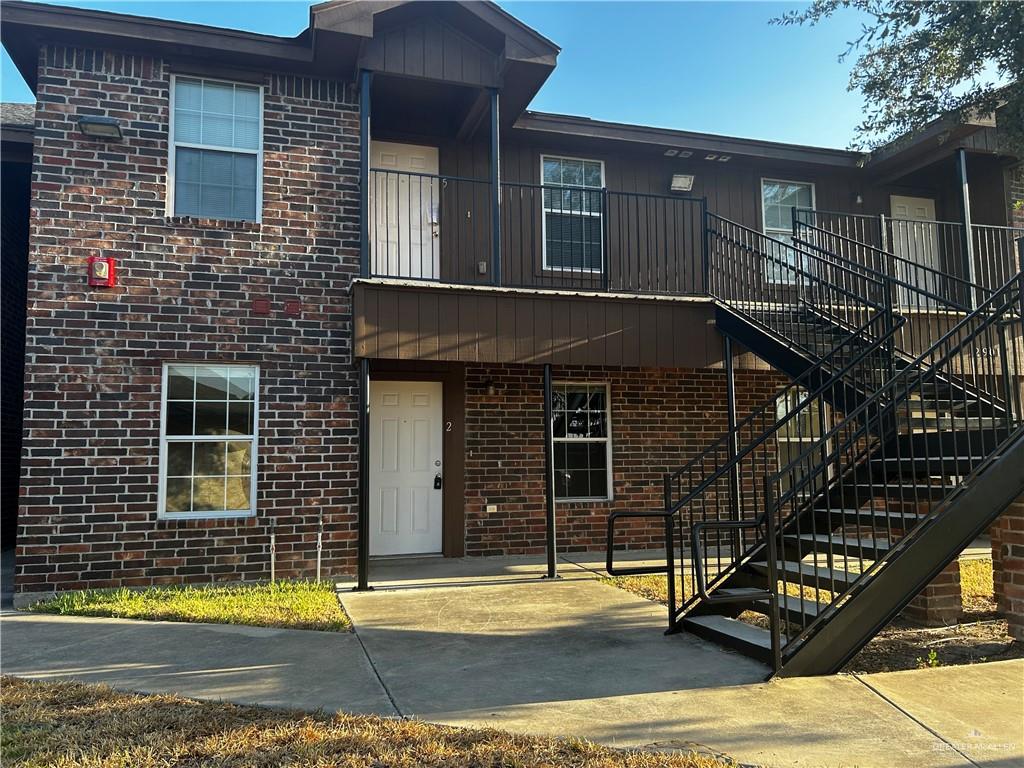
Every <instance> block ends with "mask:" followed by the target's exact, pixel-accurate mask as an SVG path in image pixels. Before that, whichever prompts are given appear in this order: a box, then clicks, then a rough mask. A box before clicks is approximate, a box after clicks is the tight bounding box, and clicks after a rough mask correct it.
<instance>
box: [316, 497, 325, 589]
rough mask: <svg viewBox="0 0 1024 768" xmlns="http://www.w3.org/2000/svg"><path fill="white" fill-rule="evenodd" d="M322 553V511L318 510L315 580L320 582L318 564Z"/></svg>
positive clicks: (321, 558)
mask: <svg viewBox="0 0 1024 768" xmlns="http://www.w3.org/2000/svg"><path fill="white" fill-rule="evenodd" d="M323 555H324V511H323V510H322V509H321V510H320V515H319V520H318V521H317V530H316V582H317V584H319V583H320V566H321V564H322V563H323Z"/></svg>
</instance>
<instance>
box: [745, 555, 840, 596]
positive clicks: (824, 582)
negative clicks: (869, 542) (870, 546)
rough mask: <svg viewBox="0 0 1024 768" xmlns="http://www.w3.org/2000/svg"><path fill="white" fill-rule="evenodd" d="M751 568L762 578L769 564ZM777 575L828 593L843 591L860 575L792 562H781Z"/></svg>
mask: <svg viewBox="0 0 1024 768" xmlns="http://www.w3.org/2000/svg"><path fill="white" fill-rule="evenodd" d="M750 568H751V569H752V570H753V571H754V572H755V573H758V574H760V575H762V576H767V575H768V563H751V564H750ZM775 569H776V575H777V576H778V577H779V579H780V580H785V581H786V582H787V583H789V584H795V585H801V584H802V585H803V586H805V587H811V588H814V587H817V588H818V589H823V590H826V591H832V589H833V587H834V588H835V589H836V590H839V591H842V590H845V589H846V588H847V587H849V586H850V585H851V584H853V582H854V581H856V580H857V577H858V576H859V575H860V574H857V573H850V572H849V571H843V570H840V569H839V568H833V569H831V570H829V569H828V568H826V567H824V566H819V565H812V564H811V563H798V562H794V561H792V560H780V561H779V562H778V563H776V566H775Z"/></svg>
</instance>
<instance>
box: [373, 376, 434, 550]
mask: <svg viewBox="0 0 1024 768" xmlns="http://www.w3.org/2000/svg"><path fill="white" fill-rule="evenodd" d="M442 392H443V386H442V384H441V383H440V382H435V381H376V380H375V381H371V382H370V436H369V437H370V457H371V458H370V478H369V480H370V554H371V555H412V554H436V553H439V552H440V551H441V522H442V505H441V488H440V484H441V483H440V479H441V478H442V470H443V467H442V466H441V450H442V442H443V437H444V435H443V434H442V431H443V424H442V421H441V419H442V417H443V413H442V408H441V396H442Z"/></svg>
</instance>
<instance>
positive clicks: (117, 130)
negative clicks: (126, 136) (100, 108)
mask: <svg viewBox="0 0 1024 768" xmlns="http://www.w3.org/2000/svg"><path fill="white" fill-rule="evenodd" d="M78 130H80V131H81V132H82V135H83V136H88V137H89V138H90V139H113V140H120V139H122V138H123V136H122V135H121V124H120V123H119V122H118V121H117V118H114V117H100V116H97V115H81V116H80V117H79V118H78Z"/></svg>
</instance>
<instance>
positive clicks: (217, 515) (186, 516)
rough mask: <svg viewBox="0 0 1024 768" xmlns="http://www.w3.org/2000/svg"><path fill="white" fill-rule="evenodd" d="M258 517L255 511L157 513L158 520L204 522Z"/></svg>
mask: <svg viewBox="0 0 1024 768" xmlns="http://www.w3.org/2000/svg"><path fill="white" fill-rule="evenodd" d="M255 517H256V513H255V512H185V513H173V512H172V513H170V514H168V513H166V512H159V513H157V520H159V521H161V522H169V523H180V522H203V521H205V520H249V519H252V518H255Z"/></svg>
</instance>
